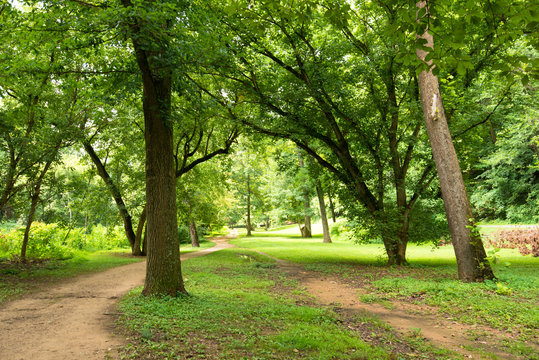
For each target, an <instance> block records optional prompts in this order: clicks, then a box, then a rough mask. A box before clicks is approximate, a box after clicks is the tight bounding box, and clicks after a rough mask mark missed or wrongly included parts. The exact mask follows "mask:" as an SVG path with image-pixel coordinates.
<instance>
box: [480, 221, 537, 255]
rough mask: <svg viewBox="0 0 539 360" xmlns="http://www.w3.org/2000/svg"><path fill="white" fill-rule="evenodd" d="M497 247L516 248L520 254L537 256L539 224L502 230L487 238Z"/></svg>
mask: <svg viewBox="0 0 539 360" xmlns="http://www.w3.org/2000/svg"><path fill="white" fill-rule="evenodd" d="M489 244H490V245H491V246H494V247H496V248H499V249H518V250H519V251H520V253H521V254H522V255H530V254H531V255H533V256H539V226H533V227H519V228H516V229H511V230H502V231H499V232H498V233H496V234H494V235H493V236H492V237H491V238H490V239H489Z"/></svg>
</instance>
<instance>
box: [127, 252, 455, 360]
mask: <svg viewBox="0 0 539 360" xmlns="http://www.w3.org/2000/svg"><path fill="white" fill-rule="evenodd" d="M182 270H183V273H184V275H185V281H186V287H187V289H188V291H189V295H188V296H182V297H179V298H172V297H142V296H140V291H141V288H138V289H135V290H133V291H132V292H131V293H130V294H129V295H128V296H127V297H125V298H124V299H123V300H122V301H121V303H120V311H121V312H122V313H123V316H122V319H121V320H120V322H121V324H122V325H123V327H124V328H125V331H126V333H127V336H128V338H129V341H130V342H129V345H128V346H126V347H125V348H124V352H123V358H124V359H189V358H193V359H297V358H302V359H412V358H424V359H444V358H456V357H455V355H454V354H452V353H450V352H448V351H445V350H439V349H435V348H433V347H431V346H430V345H429V344H426V343H425V342H424V341H422V339H420V338H417V337H413V336H412V337H405V336H399V335H397V334H395V333H394V332H393V331H392V330H391V329H390V328H388V327H387V325H385V324H383V323H381V322H380V321H377V320H376V319H374V318H371V317H369V316H362V317H359V316H358V317H356V318H353V319H349V318H346V317H344V315H342V314H339V313H337V312H335V311H333V309H331V308H327V307H321V306H319V305H318V304H317V303H316V302H315V301H314V300H313V298H312V297H311V296H309V295H308V294H306V293H305V291H304V290H303V289H302V288H301V287H300V286H299V284H298V283H297V282H296V281H293V280H290V279H288V278H287V277H286V276H285V274H284V273H283V271H282V270H280V269H279V268H277V267H276V266H275V264H274V260H273V259H270V258H268V257H266V256H264V255H261V254H258V253H256V252H254V251H252V250H248V249H226V250H222V251H219V252H216V253H213V254H210V255H207V256H204V257H199V258H194V259H189V260H187V261H184V262H183V263H182Z"/></svg>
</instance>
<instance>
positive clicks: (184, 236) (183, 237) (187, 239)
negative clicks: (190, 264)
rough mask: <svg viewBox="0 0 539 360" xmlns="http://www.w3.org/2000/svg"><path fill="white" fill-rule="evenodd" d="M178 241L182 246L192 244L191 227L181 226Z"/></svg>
mask: <svg viewBox="0 0 539 360" xmlns="http://www.w3.org/2000/svg"><path fill="white" fill-rule="evenodd" d="M178 239H179V240H180V244H190V243H191V235H190V234H189V227H187V226H185V225H180V226H179V227H178Z"/></svg>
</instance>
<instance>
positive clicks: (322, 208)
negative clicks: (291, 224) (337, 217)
mask: <svg viewBox="0 0 539 360" xmlns="http://www.w3.org/2000/svg"><path fill="white" fill-rule="evenodd" d="M316 193H317V194H318V203H319V204H320V218H321V220H322V230H323V234H324V242H325V243H330V242H331V236H330V235H329V225H328V216H327V214H326V204H325V202H324V192H323V191H322V184H321V183H320V180H317V181H316Z"/></svg>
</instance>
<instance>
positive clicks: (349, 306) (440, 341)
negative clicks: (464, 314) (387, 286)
mask: <svg viewBox="0 0 539 360" xmlns="http://www.w3.org/2000/svg"><path fill="white" fill-rule="evenodd" d="M266 256H267V255H266ZM275 260H276V261H277V264H278V266H279V268H281V269H283V270H285V271H286V272H287V273H288V276H289V277H290V278H293V279H296V280H297V281H299V283H300V284H301V285H302V286H304V287H305V289H306V290H307V291H308V292H309V293H310V294H311V295H313V296H314V297H316V298H317V299H318V300H319V301H320V302H321V303H322V304H323V305H327V306H332V307H334V308H335V309H336V310H339V311H343V312H347V313H349V314H353V313H358V312H360V313H365V314H367V315H375V316H377V317H378V318H379V319H380V320H382V321H384V322H386V323H388V324H389V325H391V326H392V327H393V328H394V329H395V330H397V331H398V332H400V333H403V334H406V333H410V332H411V331H414V330H415V329H421V335H422V336H423V337H424V338H426V339H427V340H429V341H430V342H431V343H432V344H433V345H435V346H437V347H441V348H445V349H450V350H453V351H456V352H458V353H459V354H461V355H463V356H465V357H467V358H470V359H481V358H482V357H481V356H480V355H479V354H478V353H476V352H470V351H468V350H465V349H463V348H462V346H466V345H468V346H471V347H473V348H475V349H478V348H482V349H483V350H484V351H486V352H491V353H493V354H495V355H496V356H497V357H498V358H499V359H515V356H514V355H510V354H506V353H504V352H502V351H499V350H497V349H495V348H493V347H492V346H489V344H487V343H477V342H472V341H470V340H468V339H467V338H466V337H465V331H466V330H471V329H477V328H474V327H473V326H470V325H465V324H457V323H456V322H451V321H448V320H447V319H444V318H441V317H439V316H433V315H425V314H413V313H411V312H410V310H412V311H414V310H415V311H416V312H417V310H419V309H420V307H419V306H416V308H415V309H414V306H413V305H410V306H408V307H407V308H406V309H404V308H403V309H399V308H393V309H391V310H390V309H387V308H385V307H384V306H382V305H379V304H369V303H364V302H362V301H361V300H360V299H359V296H360V293H361V292H362V291H361V289H358V288H354V287H351V286H350V285H349V284H346V283H344V282H343V281H341V280H340V279H338V278H336V277H331V276H321V275H320V274H317V273H315V272H310V271H306V270H305V269H304V268H303V266H301V265H299V264H295V263H290V262H288V261H284V260H280V259H275ZM406 310H408V311H406ZM489 330H490V331H494V332H496V331H495V330H493V329H489Z"/></svg>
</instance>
